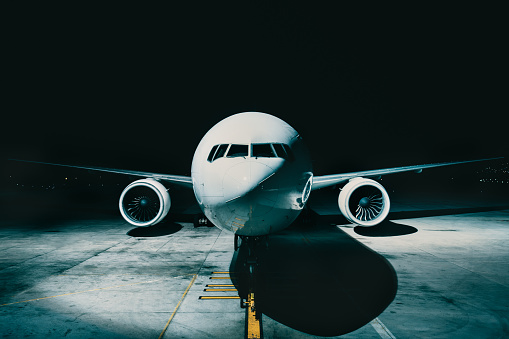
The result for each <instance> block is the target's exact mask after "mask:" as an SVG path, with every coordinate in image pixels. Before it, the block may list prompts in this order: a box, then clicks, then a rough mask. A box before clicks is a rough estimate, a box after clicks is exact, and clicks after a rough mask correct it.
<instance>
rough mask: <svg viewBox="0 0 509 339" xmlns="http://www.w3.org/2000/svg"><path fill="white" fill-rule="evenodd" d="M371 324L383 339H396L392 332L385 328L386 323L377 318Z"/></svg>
mask: <svg viewBox="0 0 509 339" xmlns="http://www.w3.org/2000/svg"><path fill="white" fill-rule="evenodd" d="M370 324H371V326H373V328H374V329H375V331H376V332H377V333H378V334H379V335H380V337H381V338H384V339H396V337H395V336H394V334H392V333H391V331H389V329H388V328H387V326H385V325H384V323H383V322H381V321H380V319H378V318H375V319H373V320H371V322H370Z"/></svg>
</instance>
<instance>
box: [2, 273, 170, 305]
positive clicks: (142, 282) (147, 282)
mask: <svg viewBox="0 0 509 339" xmlns="http://www.w3.org/2000/svg"><path fill="white" fill-rule="evenodd" d="M156 281H161V279H159V280H149V281H141V282H137V283H132V284H124V285H116V286H109V287H101V288H94V289H93V290H85V291H78V292H72V293H65V294H59V295H53V296H50V297H42V298H35V299H29V300H23V301H16V302H13V303H8V304H3V305H0V307H2V306H8V305H14V304H20V303H27V302H30V301H37V300H44V299H51V298H57V297H65V296H66V295H73V294H80V293H86V292H95V291H102V290H108V289H111V288H117V287H125V286H134V285H139V284H149V283H153V282H156Z"/></svg>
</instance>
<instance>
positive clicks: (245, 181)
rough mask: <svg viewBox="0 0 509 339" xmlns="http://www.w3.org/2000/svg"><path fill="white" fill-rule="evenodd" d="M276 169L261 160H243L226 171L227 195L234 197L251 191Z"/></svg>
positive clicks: (225, 184) (224, 180)
mask: <svg viewBox="0 0 509 339" xmlns="http://www.w3.org/2000/svg"><path fill="white" fill-rule="evenodd" d="M274 172H275V171H274V169H273V168H271V167H270V166H267V165H266V164H262V163H259V162H253V161H248V162H242V163H240V164H237V165H234V166H232V167H231V168H230V169H229V170H228V171H226V173H225V176H224V179H223V191H224V192H223V193H224V196H225V197H228V198H229V199H234V198H237V197H241V196H244V195H246V194H247V193H249V192H251V191H252V190H254V189H255V188H257V187H258V186H259V184H260V183H261V182H263V181H264V180H266V179H267V178H268V177H269V176H271V175H272V174H273V173H274Z"/></svg>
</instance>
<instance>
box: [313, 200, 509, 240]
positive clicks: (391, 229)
mask: <svg viewBox="0 0 509 339" xmlns="http://www.w3.org/2000/svg"><path fill="white" fill-rule="evenodd" d="M505 209H509V205H500V206H485V207H463V208H446V209H444V208H442V209H433V210H431V209H428V210H414V211H399V212H390V213H389V215H388V216H387V219H386V220H385V221H383V222H382V223H380V224H378V225H376V226H372V227H362V226H357V227H355V228H354V231H355V233H357V234H359V235H362V236H366V237H394V236H400V235H407V234H412V233H415V232H417V231H418V229H417V228H415V227H413V226H409V225H404V224H401V223H399V222H398V223H395V222H392V221H391V220H395V221H396V220H401V219H415V218H425V217H437V216H443V215H456V214H466V213H478V212H489V211H499V210H505ZM319 218H320V219H322V220H324V221H325V222H327V223H330V224H338V225H341V224H348V223H349V221H348V220H347V219H346V218H345V217H344V216H342V215H326V216H319Z"/></svg>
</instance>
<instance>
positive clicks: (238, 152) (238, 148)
mask: <svg viewBox="0 0 509 339" xmlns="http://www.w3.org/2000/svg"><path fill="white" fill-rule="evenodd" d="M248 151H249V146H248V145H236V144H232V145H231V146H230V149H229V150H228V155H227V157H228V158H235V157H247V154H248Z"/></svg>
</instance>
